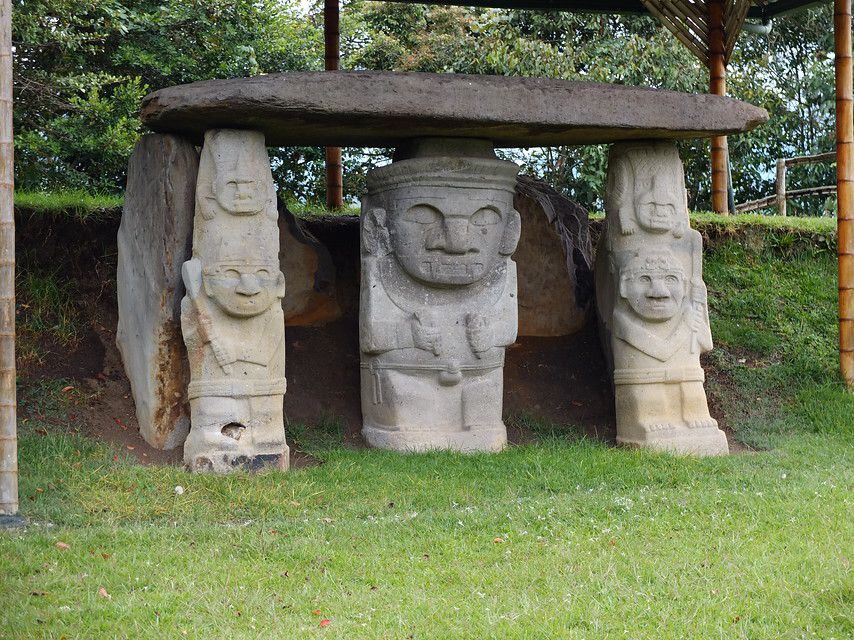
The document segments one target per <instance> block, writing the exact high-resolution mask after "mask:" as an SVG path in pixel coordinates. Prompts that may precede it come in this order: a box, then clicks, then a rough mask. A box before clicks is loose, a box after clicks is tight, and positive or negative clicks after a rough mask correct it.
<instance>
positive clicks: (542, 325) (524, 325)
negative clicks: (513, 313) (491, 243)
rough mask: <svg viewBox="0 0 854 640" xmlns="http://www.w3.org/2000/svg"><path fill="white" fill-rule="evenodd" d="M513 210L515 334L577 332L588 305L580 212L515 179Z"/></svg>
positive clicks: (586, 243) (544, 188) (538, 184)
mask: <svg viewBox="0 0 854 640" xmlns="http://www.w3.org/2000/svg"><path fill="white" fill-rule="evenodd" d="M514 207H515V208H516V210H517V211H518V212H519V214H520V215H521V217H522V235H521V237H520V238H519V246H518V247H517V248H516V252H515V253H514V254H513V261H514V262H515V263H516V269H517V276H518V279H519V284H518V286H519V335H520V336H539V337H545V336H565V335H570V334H572V333H575V332H577V331H580V330H581V329H582V328H583V327H584V325H585V324H587V321H588V319H589V317H590V308H591V303H592V301H593V246H592V244H591V241H590V233H589V230H588V214H587V210H586V209H584V207H581V206H579V205H578V204H576V203H574V202H572V201H571V200H569V199H567V198H565V197H563V196H562V195H561V194H559V193H558V192H557V191H555V190H554V189H552V188H551V187H549V186H548V185H547V184H546V183H544V182H542V181H539V180H534V179H533V178H529V177H527V176H519V178H518V181H517V184H516V197H515V198H514Z"/></svg>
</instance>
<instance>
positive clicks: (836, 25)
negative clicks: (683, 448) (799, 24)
mask: <svg viewBox="0 0 854 640" xmlns="http://www.w3.org/2000/svg"><path fill="white" fill-rule="evenodd" d="M833 29H834V40H835V46H836V198H837V231H838V238H837V243H838V251H839V368H840V371H841V373H842V378H843V379H844V380H845V383H846V384H847V385H848V387H849V389H854V102H852V99H853V98H854V97H853V96H852V93H854V91H852V77H851V0H834V11H833Z"/></svg>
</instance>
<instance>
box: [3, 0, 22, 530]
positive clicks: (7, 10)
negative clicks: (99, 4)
mask: <svg viewBox="0 0 854 640" xmlns="http://www.w3.org/2000/svg"><path fill="white" fill-rule="evenodd" d="M13 154H14V149H13V147H12V2H11V0H0V516H7V517H8V516H13V517H14V516H16V514H17V513H18V439H17V415H16V413H17V412H16V399H15V212H14V204H15V202H14V199H15V194H14V170H13V168H14V159H13Z"/></svg>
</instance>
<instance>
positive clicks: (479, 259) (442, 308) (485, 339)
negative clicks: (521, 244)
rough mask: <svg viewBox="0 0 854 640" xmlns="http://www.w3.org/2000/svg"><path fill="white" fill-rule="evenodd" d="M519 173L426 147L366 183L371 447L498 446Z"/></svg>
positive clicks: (464, 148)
mask: <svg viewBox="0 0 854 640" xmlns="http://www.w3.org/2000/svg"><path fill="white" fill-rule="evenodd" d="M517 171H518V168H517V167H516V165H514V164H513V163H511V162H505V161H502V160H498V159H497V158H496V157H495V155H494V153H493V150H492V145H491V143H490V142H488V141H482V140H462V141H460V140H456V141H451V140H443V139H422V140H417V141H415V142H414V143H412V146H411V147H410V148H409V149H407V150H404V151H402V152H399V153H398V155H397V156H396V158H395V161H394V162H393V163H392V164H390V165H388V166H385V167H381V168H379V169H375V170H373V171H372V172H371V173H369V174H368V194H367V196H366V198H365V199H364V201H363V203H362V282H361V299H360V319H359V326H360V344H361V351H362V415H363V420H364V425H363V431H362V433H363V435H364V436H365V438H366V439H367V441H368V442H369V443H370V444H371V445H373V446H376V447H382V448H387V449H396V450H401V451H423V450H428V449H455V450H460V451H497V450H500V449H501V448H502V447H503V446H504V445H505V443H506V440H507V436H506V429H505V426H504V423H503V422H502V418H501V413H502V395H503V366H504V349H505V347H507V346H508V345H510V344H512V343H513V342H514V341H515V339H516V331H517V324H518V322H517V307H516V265H515V264H514V262H513V261H512V260H511V259H510V255H511V254H512V253H513V251H514V249H515V248H516V244H517V242H518V239H519V232H520V222H519V214H518V213H517V212H516V211H515V210H514V209H513V193H514V185H515V181H516V173H517Z"/></svg>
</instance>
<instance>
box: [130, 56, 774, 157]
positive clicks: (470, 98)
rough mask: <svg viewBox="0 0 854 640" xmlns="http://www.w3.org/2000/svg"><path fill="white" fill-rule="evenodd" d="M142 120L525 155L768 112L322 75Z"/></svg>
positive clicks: (528, 83)
mask: <svg viewBox="0 0 854 640" xmlns="http://www.w3.org/2000/svg"><path fill="white" fill-rule="evenodd" d="M366 96H369V97H370V99H366ZM141 117H142V120H143V122H144V123H145V124H146V125H148V126H149V127H151V128H152V129H154V130H155V131H160V132H164V133H173V132H174V133H180V134H182V135H187V136H190V137H193V138H194V139H195V140H196V141H199V142H200V141H201V139H202V136H203V135H204V132H205V131H206V130H208V129H212V128H217V127H231V128H245V129H254V130H258V131H261V132H262V133H263V134H264V135H265V136H266V140H267V144H269V145H270V146H293V145H329V146H395V147H397V146H400V143H401V142H403V141H406V140H410V139H413V138H419V137H425V136H437V137H445V138H484V139H488V140H492V141H493V142H494V144H495V146H498V147H527V146H541V145H542V146H557V145H567V144H595V143H605V142H614V141H618V140H629V139H646V138H671V139H686V138H708V137H711V136H715V135H727V134H732V133H737V132H740V131H748V130H750V129H753V128H754V127H756V126H758V125H760V124H762V123H763V122H765V121H766V120H767V119H768V114H767V112H766V111H765V110H764V109H761V108H759V107H755V106H753V105H750V104H747V103H744V102H739V101H738V100H733V99H731V98H724V97H720V96H714V95H709V94H689V93H679V92H676V91H664V90H660V89H643V88H638V87H631V86H625V85H609V84H600V83H595V82H569V81H565V80H554V79H550V78H519V77H505V76H482V75H463V74H450V73H449V74H433V73H394V72H367V71H324V72H300V73H271V74H267V75H263V76H254V77H251V78H234V79H230V80H207V81H204V82H195V83H192V84H187V85H180V86H175V87H168V88H165V89H160V90H158V91H155V92H154V93H151V94H149V95H148V96H146V98H145V99H144V100H143V104H142V110H141Z"/></svg>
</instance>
